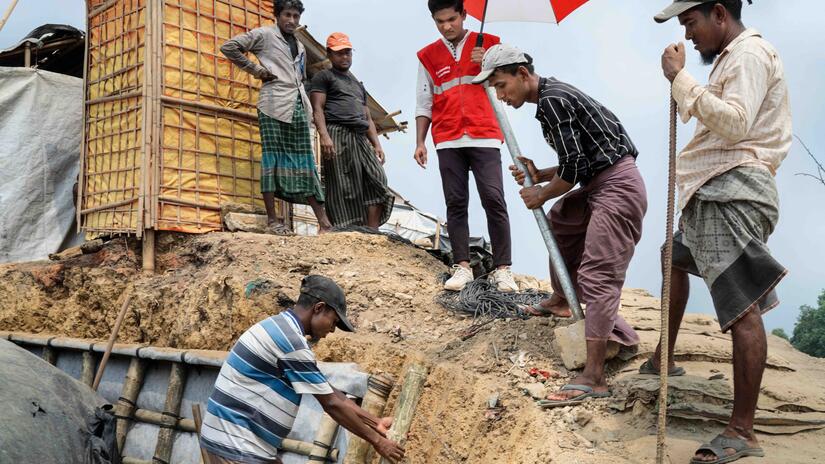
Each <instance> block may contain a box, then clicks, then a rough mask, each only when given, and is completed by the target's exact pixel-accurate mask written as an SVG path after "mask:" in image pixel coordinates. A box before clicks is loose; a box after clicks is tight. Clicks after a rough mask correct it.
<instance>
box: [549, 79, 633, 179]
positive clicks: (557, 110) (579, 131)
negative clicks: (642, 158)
mask: <svg viewBox="0 0 825 464" xmlns="http://www.w3.org/2000/svg"><path fill="white" fill-rule="evenodd" d="M536 119H538V120H539V122H540V123H541V128H542V132H544V139H545V140H547V143H548V144H550V146H551V147H553V149H554V150H556V153H558V155H559V170H558V176H559V177H560V178H561V179H562V180H564V181H567V182H569V183H571V184H574V185H575V184H576V183H579V182H581V183H582V185H584V184H587V183H588V182H589V181H590V180H591V179H593V178H594V177H595V176H596V175H597V174H599V173H600V172H602V171H603V170H605V169H607V168H608V167H610V166H612V165H613V164H615V163H616V162H617V161H619V160H620V159H622V158H623V157H624V156H626V155H630V156H632V157H634V158H636V157H638V155H639V152H638V151H637V150H636V146H635V145H633V141H631V140H630V137H629V136H628V135H627V131H625V128H624V126H622V123H621V122H620V121H619V118H617V117H616V115H614V114H613V113H612V112H611V111H610V110H608V109H607V108H605V107H604V106H603V105H602V104H601V103H599V102H597V101H596V100H594V99H593V98H591V97H590V96H589V95H587V94H585V93H584V92H582V91H581V90H579V89H577V88H575V87H573V86H572V85H570V84H566V83H564V82H561V81H559V80H557V79H555V78H552V77H551V78H541V79H540V80H539V101H538V110H537V112H536Z"/></svg>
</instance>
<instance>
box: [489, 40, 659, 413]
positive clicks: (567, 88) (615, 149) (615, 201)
mask: <svg viewBox="0 0 825 464" xmlns="http://www.w3.org/2000/svg"><path fill="white" fill-rule="evenodd" d="M481 68H482V71H481V74H479V75H478V77H477V78H476V79H475V80H474V81H473V82H474V83H476V84H481V83H484V82H488V83H489V85H490V86H491V87H493V88H494V89H495V90H496V94H497V96H498V99H499V100H502V101H503V102H505V103H507V104H508V105H510V106H512V107H514V108H521V107H522V106H523V105H524V104H525V103H533V104H536V105H537V107H538V108H537V112H536V119H538V120H539V123H540V124H541V128H542V131H543V132H544V138H545V140H546V141H547V143H548V144H549V145H550V146H551V147H552V148H553V149H555V151H556V152H557V153H558V159H559V165H558V166H557V167H552V168H548V169H537V168H536V166H535V164H534V163H533V161H531V160H530V159H527V158H521V161H523V162H524V164H525V165H526V166H527V168H528V171H529V172H528V174H529V175H530V176H531V178H532V180H533V182H534V183H535V186H533V187H529V188H523V189H522V190H521V192H520V194H521V197H522V199H523V200H524V204H525V205H526V206H527V207H528V208H529V209H536V208H539V207H541V206H542V205H544V203H546V202H547V201H549V200H551V199H554V198H558V197H561V198H560V199H559V200H558V201H556V203H555V204H554V205H553V207H552V209H551V210H550V213H549V214H548V220H549V221H550V225H551V229H552V230H553V232H554V234H555V236H556V239H557V241H558V245H559V248H560V250H561V254H562V257H563V258H564V262H565V264H566V265H567V269H569V270H570V273H571V278H572V279H573V282H574V283H575V284H576V288H577V290H578V294H579V295H578V297H579V301H581V302H582V303H584V304H585V305H587V312H586V316H585V337H586V339H587V341H586V343H587V361H586V364H585V367H584V371H583V372H582V373H581V374H580V375H579V376H578V377H577V378H576V379H574V380H573V381H572V382H570V384H568V385H565V386H564V387H563V388H562V389H561V391H560V392H558V393H555V394H552V395H550V396H548V397H547V399H546V400H545V401H543V402H542V403H541V405H542V406H543V407H548V408H549V407H558V406H567V405H571V404H578V403H581V402H582V401H584V400H585V399H587V398H601V397H606V396H610V392H609V389H608V386H607V381H606V379H605V375H604V362H605V358H606V352H607V343H608V341H609V340H612V341H615V342H618V343H620V344H622V345H625V346H633V345H637V344H638V343H639V337H638V335H637V334H636V332H635V331H634V330H633V328H632V327H631V326H630V325H629V324H628V323H627V322H625V321H624V319H622V318H621V316H619V314H618V312H619V305H620V299H621V292H622V286H623V285H624V280H625V275H626V272H627V268H628V265H629V264H630V259H631V258H632V257H633V252H634V249H635V247H636V244H638V243H639V240H640V239H641V235H642V220H643V219H644V215H645V212H646V211H647V193H646V191H645V184H644V181H642V177H641V174H640V173H639V170H638V169H637V168H636V157H637V156H638V151H637V150H636V147H635V146H634V145H633V142H632V141H631V140H630V137H629V136H628V135H627V132H626V131H625V128H624V126H622V124H621V122H619V118H617V117H616V116H615V115H614V114H613V113H612V112H611V111H610V110H608V109H607V108H606V107H605V106H603V105H602V104H601V103H599V102H597V101H596V100H594V99H593V98H592V97H590V96H589V95H587V94H585V93H584V92H582V91H581V90H579V89H577V88H575V87H573V86H572V85H570V84H567V83H564V82H561V81H559V80H557V79H555V78H552V77H550V78H544V77H540V76H539V75H537V74H536V73H535V70H534V68H533V59H532V58H531V57H530V56H529V55H526V54H524V53H522V52H521V50H519V49H517V48H515V47H512V46H510V45H504V44H502V45H496V46H494V47H492V48H490V49H489V50H488V51H487V53H485V54H484V59H483V61H482V65H481ZM510 170H511V171H512V174H513V176H514V177H515V178H516V181H517V182H518V183H519V184H521V185H523V183H524V176H525V173H523V172H521V171H520V170H518V169H517V168H516V167H515V166H510ZM577 184H579V185H580V188H578V189H576V190H572V189H573V187H574V186H576V185H577ZM571 190H572V191H571ZM551 279H552V283H553V290H554V293H553V296H552V297H551V298H550V299H549V300H546V301H544V302H542V303H541V304H539V305H536V306H535V307H532V308H528V311H529V312H532V313H533V315H535V316H556V317H570V315H571V314H570V308H569V305H568V304H567V301H566V300H565V299H564V296H563V295H564V294H563V293H562V290H561V285H560V284H559V281H558V278H557V276H556V275H555V273H553V272H552V269H551Z"/></svg>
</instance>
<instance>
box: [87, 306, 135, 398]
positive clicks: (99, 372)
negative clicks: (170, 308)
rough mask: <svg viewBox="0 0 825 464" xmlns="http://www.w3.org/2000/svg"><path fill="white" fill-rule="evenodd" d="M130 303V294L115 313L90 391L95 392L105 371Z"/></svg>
mask: <svg viewBox="0 0 825 464" xmlns="http://www.w3.org/2000/svg"><path fill="white" fill-rule="evenodd" d="M131 302H132V294H131V293H130V294H128V295H126V299H125V300H123V305H122V306H121V307H120V312H119V313H117V319H115V325H114V326H113V327H112V333H111V334H110V335H109V343H107V344H106V351H105V352H103V359H101V360H100V366H98V368H97V374H96V375H95V380H94V382H93V383H92V390H94V391H97V387H98V386H100V380H101V379H102V378H103V371H105V370H106V363H108V362H109V356H111V354H112V347H113V346H114V345H115V340H117V333H118V332H119V331H120V325H121V324H122V323H123V317H124V316H126V311H127V310H128V309H129V303H131Z"/></svg>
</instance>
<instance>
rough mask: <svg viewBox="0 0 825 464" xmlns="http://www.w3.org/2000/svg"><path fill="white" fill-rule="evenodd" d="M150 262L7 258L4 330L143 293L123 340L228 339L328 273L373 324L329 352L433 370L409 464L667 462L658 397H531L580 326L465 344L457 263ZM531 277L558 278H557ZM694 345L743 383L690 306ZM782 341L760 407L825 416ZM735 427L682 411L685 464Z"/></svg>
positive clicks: (645, 323) (818, 392) (650, 303)
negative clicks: (623, 400)
mask: <svg viewBox="0 0 825 464" xmlns="http://www.w3.org/2000/svg"><path fill="white" fill-rule="evenodd" d="M139 260H140V253H139V248H138V247H137V244H136V243H135V242H131V241H129V240H125V239H122V238H119V239H115V240H113V241H111V242H108V243H107V245H106V246H105V247H104V248H103V249H102V250H101V251H99V252H97V253H95V254H90V255H84V256H80V257H77V258H71V259H68V260H64V261H59V262H42V263H24V264H15V265H2V266H0V302H2V303H0V330H9V331H21V332H35V333H50V334H55V335H66V336H72V337H87V338H98V339H105V338H106V337H108V335H109V331H110V330H111V326H112V325H113V323H114V319H115V316H116V313H117V310H118V308H119V307H120V305H121V303H122V301H123V298H124V292H125V291H128V292H131V293H132V295H133V300H132V305H131V308H132V310H131V311H130V312H129V313H128V315H127V319H126V321H125V323H124V326H123V328H122V329H121V333H120V341H123V342H126V341H129V342H138V343H147V344H152V345H158V346H171V347H186V348H193V349H219V350H226V349H228V348H229V347H230V346H231V345H232V343H233V342H234V340H235V339H236V338H237V337H238V336H239V335H240V334H241V333H242V332H243V331H244V330H245V329H246V328H247V327H248V326H250V325H251V324H253V323H255V322H257V321H258V320H260V319H262V318H264V317H267V316H269V315H271V314H273V313H277V312H279V311H281V310H283V308H285V307H288V306H289V305H290V304H292V300H293V299H294V298H296V297H297V292H298V288H299V284H300V278H301V277H302V276H303V275H305V274H307V273H318V274H323V275H327V276H329V277H332V278H334V279H335V280H336V281H338V282H339V284H340V285H341V286H342V287H343V288H344V290H345V291H346V292H347V296H348V300H349V307H350V311H351V314H352V317H351V318H352V319H353V321H354V323H355V325H356V327H357V329H358V332H357V333H356V334H351V335H350V334H347V335H344V334H341V333H335V334H333V335H332V336H330V337H329V338H328V339H326V340H324V341H322V342H321V343H320V344H319V345H318V346H317V347H316V352H317V354H318V358H319V359H320V360H324V361H355V362H358V363H359V364H360V365H361V366H362V368H363V369H365V370H367V371H369V372H373V373H378V372H387V373H390V374H393V375H394V376H396V378H399V379H400V378H401V377H402V376H403V373H404V369H405V366H407V365H408V364H409V363H411V362H413V361H416V362H421V363H424V364H426V365H427V366H428V367H429V368H430V375H429V378H428V380H427V383H426V388H425V391H424V394H423V396H422V399H421V403H420V405H419V407H418V412H417V414H416V418H415V421H414V423H413V427H412V431H411V434H410V438H409V442H408V444H407V450H408V456H409V458H408V462H409V463H415V464H425V463H426V464H438V463H444V464H448V463H449V464H453V463H508V464H509V463H512V464H522V463H523V464H527V463H550V462H553V463H582V464H584V463H648V462H651V463H652V462H653V458H654V457H655V436H654V434H655V416H654V411H653V409H652V407H650V406H645V405H641V404H638V406H637V407H634V408H631V409H628V410H627V411H626V412H616V411H615V410H612V409H610V408H609V405H610V401H611V400H599V401H593V402H589V403H586V404H585V405H582V406H579V407H575V408H563V409H559V410H555V411H543V410H541V409H539V408H538V407H536V405H535V402H534V400H533V398H531V397H530V396H529V395H526V394H525V393H524V389H525V388H530V389H535V390H542V389H544V390H545V391H547V392H550V391H552V390H553V389H556V388H558V387H560V386H561V385H563V384H564V383H565V382H566V381H567V380H569V379H570V378H571V376H573V375H574V373H570V372H568V371H567V370H566V369H564V367H563V365H562V363H561V361H560V360H559V358H558V355H557V353H555V352H554V351H553V348H552V343H551V342H552V330H553V328H554V327H556V325H558V324H567V322H565V321H557V320H553V319H543V318H538V319H531V320H526V321H521V320H510V321H504V320H502V321H497V322H496V323H494V324H490V325H489V326H488V327H487V328H485V329H484V330H483V331H481V332H480V333H478V334H477V335H475V336H474V337H472V338H469V339H467V340H462V337H461V335H462V333H463V332H464V331H465V330H466V329H467V328H468V327H470V326H471V325H472V323H473V321H472V320H471V319H469V318H467V317H465V316H463V315H455V314H451V313H449V312H447V311H446V310H445V309H444V308H442V307H441V306H439V305H438V304H436V303H435V302H434V299H435V297H436V296H437V295H438V293H439V291H440V286H439V284H438V282H439V276H440V275H441V274H442V273H443V272H445V271H446V270H447V269H446V267H445V266H444V265H442V264H441V263H440V262H438V261H437V260H436V259H434V258H432V257H430V256H429V255H428V254H427V253H425V252H423V251H422V250H419V249H416V248H414V247H411V246H409V245H405V244H402V243H398V242H393V241H391V240H389V239H387V238H386V237H383V236H368V235H360V234H332V235H325V236H321V237H288V238H282V237H274V236H265V235H257V234H245V233H237V234H231V233H213V234H207V235H204V236H178V235H163V236H161V237H160V238H159V254H158V272H157V273H156V274H155V275H145V274H142V273H141V272H140V270H139V267H140V263H139ZM521 281H522V282H525V283H527V284H529V285H530V286H533V287H535V286H543V287H545V288H546V282H538V281H536V280H535V279H531V278H523V279H521ZM658 305H659V302H658V300H656V299H654V298H652V297H651V296H650V295H648V294H647V293H646V292H644V291H639V290H626V291H625V294H624V298H623V310H622V311H623V312H622V313H623V315H624V316H625V318H626V319H627V320H628V321H629V322H630V323H631V324H632V325H634V326H635V327H636V328H637V330H639V333H640V335H641V337H642V345H641V346H640V349H639V353H637V355H636V356H635V357H633V358H631V359H629V360H626V361H620V360H614V361H612V362H611V363H610V364H609V373H610V382H611V383H613V384H615V383H616V382H617V381H618V380H619V379H620V378H623V377H625V376H627V375H630V374H631V373H632V372H634V371H635V369H636V368H637V367H638V365H639V364H641V362H642V361H643V360H644V359H645V358H646V355H647V354H648V353H649V352H650V351H652V349H653V347H654V345H655V342H656V340H657V339H658V332H657V327H658V324H659V312H658V309H656V308H658ZM779 310H781V309H779ZM679 340H680V341H679V345H678V346H677V359H679V361H680V364H681V365H683V366H685V367H686V368H687V370H688V372H689V373H690V374H692V375H697V376H704V377H707V376H710V375H712V374H719V373H722V374H724V375H725V376H726V377H725V378H726V379H730V378H731V376H732V372H731V366H730V363H729V360H730V339H729V337H728V336H726V335H722V334H721V333H720V332H719V329H718V324H717V323H716V322H715V321H714V320H713V319H712V318H710V317H707V316H700V315H690V316H688V317H687V318H686V321H685V326H684V331H683V335H682V336H680V339H679ZM769 352H770V356H769V369H768V370H767V372H766V376H765V382H764V386H763V390H762V397H761V398H760V408H761V409H764V410H765V411H781V410H787V409H789V408H791V409H793V408H801V410H803V411H820V412H825V361H823V360H817V359H813V358H810V357H808V356H806V355H804V354H802V353H799V352H797V351H796V350H794V349H793V348H792V347H791V346H790V345H789V344H788V343H787V342H785V341H784V340H781V339H779V338H776V337H773V336H771V337H770V350H769ZM533 367H536V368H539V369H543V370H548V371H550V372H551V373H552V374H553V377H551V378H550V379H548V380H547V381H545V382H544V385H540V384H539V385H537V384H538V383H539V381H538V380H536V379H535V378H533V377H531V376H530V375H529V373H528V372H529V369H530V368H533ZM727 382H728V383H730V381H729V380H727ZM397 390H398V389H396V391H394V393H393V396H392V398H391V405H392V403H393V402H394V401H395V397H396V396H397V394H398V391H397ZM493 394H498V395H499V399H500V402H501V404H502V405H503V406H504V407H505V408H504V410H503V412H502V413H501V415H500V417H498V418H497V419H495V420H491V419H488V418H485V410H486V407H487V400H488V398H489V397H490V396H491V395H493ZM719 431H721V425H719V424H717V423H715V422H698V421H687V420H682V419H674V420H672V421H671V423H670V429H669V434H670V436H671V437H672V439H671V441H670V448H669V450H670V457H671V462H674V463H687V462H688V461H689V457H690V456H691V455H692V454H693V451H694V450H695V448H696V447H697V446H698V444H699V443H700V442H702V441H705V440H709V439H710V438H712V437H713V436H714V435H715V434H716V433H718V432H719ZM760 439H761V440H762V443H763V445H764V447H765V449H766V452H767V453H768V457H767V458H765V459H759V460H757V459H751V460H742V461H740V462H743V463H748V462H753V463H756V462H759V463H800V464H801V463H814V462H821V461H822V460H825V451H823V450H822V448H821V446H820V445H819V443H818V442H819V440H822V439H825V431H823V430H819V431H813V432H804V433H798V434H794V435H767V434H765V435H760Z"/></svg>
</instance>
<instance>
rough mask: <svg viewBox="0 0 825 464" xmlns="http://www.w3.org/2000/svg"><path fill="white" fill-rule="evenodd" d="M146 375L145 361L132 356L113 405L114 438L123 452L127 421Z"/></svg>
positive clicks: (132, 413) (133, 410) (121, 452)
mask: <svg viewBox="0 0 825 464" xmlns="http://www.w3.org/2000/svg"><path fill="white" fill-rule="evenodd" d="M145 375H146V361H144V360H143V359H140V358H132V361H131V362H130V363H129V369H128V370H127V371H126V377H125V378H124V379H123V388H122V389H121V391H120V398H118V400H117V404H116V405H115V417H117V427H116V433H115V439H116V441H117V449H118V452H119V453H120V454H123V444H124V443H126V433H127V432H128V431H129V422H131V420H132V417H133V415H134V413H135V408H136V404H137V398H138V395H139V394H140V390H141V388H142V387H143V378H144V377H145Z"/></svg>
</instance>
